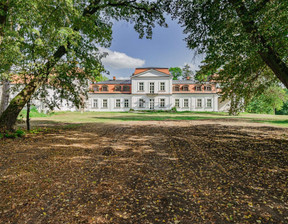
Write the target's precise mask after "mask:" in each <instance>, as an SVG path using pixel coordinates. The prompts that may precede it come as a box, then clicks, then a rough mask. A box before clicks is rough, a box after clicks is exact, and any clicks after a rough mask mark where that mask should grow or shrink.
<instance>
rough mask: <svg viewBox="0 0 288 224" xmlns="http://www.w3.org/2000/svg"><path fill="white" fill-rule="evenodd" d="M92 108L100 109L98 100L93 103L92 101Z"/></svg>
mask: <svg viewBox="0 0 288 224" xmlns="http://www.w3.org/2000/svg"><path fill="white" fill-rule="evenodd" d="M92 107H93V108H97V107H98V100H97V99H93V101H92Z"/></svg>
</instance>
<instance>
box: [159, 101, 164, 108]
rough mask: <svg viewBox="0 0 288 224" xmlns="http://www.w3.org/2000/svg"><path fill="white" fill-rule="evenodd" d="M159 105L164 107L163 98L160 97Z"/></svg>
mask: <svg viewBox="0 0 288 224" xmlns="http://www.w3.org/2000/svg"><path fill="white" fill-rule="evenodd" d="M160 107H161V108H163V107H165V99H160Z"/></svg>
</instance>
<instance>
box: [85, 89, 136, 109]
mask: <svg viewBox="0 0 288 224" xmlns="http://www.w3.org/2000/svg"><path fill="white" fill-rule="evenodd" d="M131 98H132V96H131V94H113V93H111V94H94V93H89V95H88V100H87V102H86V111H103V112H104V111H115V112H117V111H118V112H121V111H129V110H130V108H131ZM117 99H120V107H116V100H117ZM125 99H127V100H129V107H128V108H125V107H124V102H125ZM94 100H97V104H98V105H97V107H94V106H93V102H94ZM103 100H107V107H103Z"/></svg>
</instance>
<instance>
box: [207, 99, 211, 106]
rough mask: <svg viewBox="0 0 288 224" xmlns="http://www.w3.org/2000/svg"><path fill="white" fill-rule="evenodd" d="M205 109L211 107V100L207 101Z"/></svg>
mask: <svg viewBox="0 0 288 224" xmlns="http://www.w3.org/2000/svg"><path fill="white" fill-rule="evenodd" d="M206 107H212V99H207V101H206Z"/></svg>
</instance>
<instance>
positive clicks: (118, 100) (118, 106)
mask: <svg viewBox="0 0 288 224" xmlns="http://www.w3.org/2000/svg"><path fill="white" fill-rule="evenodd" d="M116 107H117V108H120V99H116Z"/></svg>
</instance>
